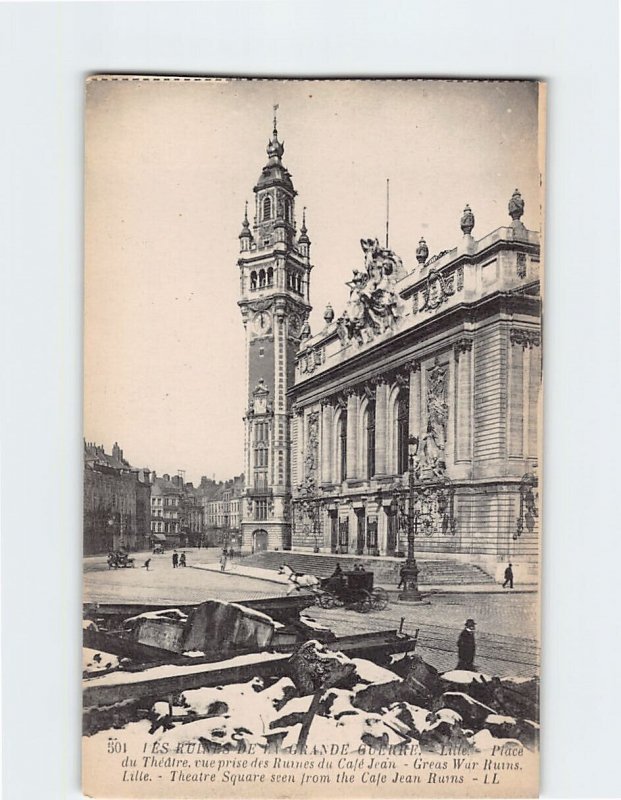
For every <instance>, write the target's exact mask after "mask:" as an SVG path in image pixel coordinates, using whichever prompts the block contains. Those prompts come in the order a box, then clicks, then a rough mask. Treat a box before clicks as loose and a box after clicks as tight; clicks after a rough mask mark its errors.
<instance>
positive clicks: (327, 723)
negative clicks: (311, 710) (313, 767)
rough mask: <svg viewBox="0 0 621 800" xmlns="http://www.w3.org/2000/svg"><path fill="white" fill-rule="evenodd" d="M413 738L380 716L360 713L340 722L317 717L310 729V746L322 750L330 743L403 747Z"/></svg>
mask: <svg viewBox="0 0 621 800" xmlns="http://www.w3.org/2000/svg"><path fill="white" fill-rule="evenodd" d="M409 739H410V737H409V736H408V735H407V733H406V728H405V726H403V733H402V732H401V731H400V730H398V729H395V726H393V725H391V724H389V723H387V721H386V720H385V719H384V718H383V717H382V715H380V714H372V713H366V712H362V711H358V712H357V713H356V714H344V715H341V716H340V717H339V719H334V718H332V717H322V716H319V715H317V716H315V717H314V718H313V722H312V724H311V727H310V731H309V735H308V739H307V743H306V744H307V747H309V748H310V747H313V746H316V747H318V748H321V747H323V746H325V744H326V743H327V742H329V743H330V744H338V745H348V746H349V747H350V748H355V749H357V748H358V747H360V746H362V745H366V746H367V747H388V746H394V745H399V744H403V743H404V742H407V741H409Z"/></svg>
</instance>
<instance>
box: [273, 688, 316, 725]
mask: <svg viewBox="0 0 621 800" xmlns="http://www.w3.org/2000/svg"><path fill="white" fill-rule="evenodd" d="M312 702H313V695H312V694H308V695H306V696H305V697H294V698H292V699H291V700H289V702H288V703H285V705H284V706H283V707H282V708H281V709H280V710H279V712H278V715H277V716H276V718H275V719H273V720H272V721H271V722H270V729H278V728H289V727H291V726H292V725H302V724H303V723H304V720H305V719H306V715H307V714H308V710H309V708H310V705H311V703H312Z"/></svg>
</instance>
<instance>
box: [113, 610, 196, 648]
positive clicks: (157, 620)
mask: <svg viewBox="0 0 621 800" xmlns="http://www.w3.org/2000/svg"><path fill="white" fill-rule="evenodd" d="M186 621H187V615H186V614H184V613H183V612H182V611H180V610H179V609H178V608H168V609H164V610H162V611H148V612H146V613H145V614H139V615H138V616H136V617H130V618H129V619H126V620H125V622H124V623H123V628H124V629H125V630H126V631H128V632H129V634H130V636H131V638H132V639H133V640H134V641H136V642H139V643H140V644H147V645H151V646H152V647H159V648H160V649H161V650H170V651H171V652H173V653H183V651H184V650H187V649H190V648H186V647H184V646H183V637H184V630H185V624H186Z"/></svg>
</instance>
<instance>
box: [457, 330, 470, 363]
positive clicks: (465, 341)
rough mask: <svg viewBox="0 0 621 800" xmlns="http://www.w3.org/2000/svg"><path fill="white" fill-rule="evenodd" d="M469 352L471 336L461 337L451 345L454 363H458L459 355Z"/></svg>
mask: <svg viewBox="0 0 621 800" xmlns="http://www.w3.org/2000/svg"><path fill="white" fill-rule="evenodd" d="M469 350H472V337H471V336H462V337H460V338H459V339H457V341H456V342H454V344H453V352H454V353H455V361H459V355H460V353H465V352H467V351H469Z"/></svg>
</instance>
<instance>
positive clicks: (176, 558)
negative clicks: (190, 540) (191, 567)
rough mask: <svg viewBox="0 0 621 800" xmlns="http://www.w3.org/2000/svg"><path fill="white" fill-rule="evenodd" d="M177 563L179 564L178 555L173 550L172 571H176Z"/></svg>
mask: <svg viewBox="0 0 621 800" xmlns="http://www.w3.org/2000/svg"><path fill="white" fill-rule="evenodd" d="M178 563H179V554H178V553H177V551H176V550H174V551H173V554H172V565H173V568H174V569H176V567H177V564H178Z"/></svg>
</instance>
